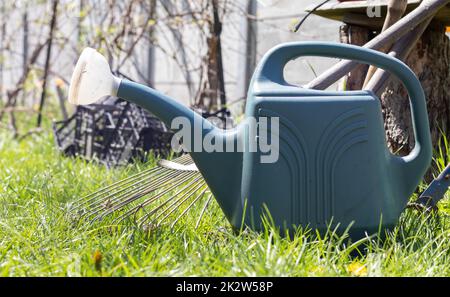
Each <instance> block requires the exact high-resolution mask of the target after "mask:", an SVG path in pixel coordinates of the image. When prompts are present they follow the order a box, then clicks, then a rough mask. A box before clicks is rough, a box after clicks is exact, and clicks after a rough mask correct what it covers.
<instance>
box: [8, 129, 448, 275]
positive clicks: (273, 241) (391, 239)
mask: <svg viewBox="0 0 450 297" xmlns="http://www.w3.org/2000/svg"><path fill="white" fill-rule="evenodd" d="M47 131H48V130H47ZM53 143H54V142H53V138H52V135H51V134H50V133H48V132H45V133H41V134H33V135H30V136H28V137H26V138H24V139H22V140H20V141H17V140H14V139H12V136H11V135H10V134H9V133H8V132H5V130H3V132H0V275H3V276H438V275H440V276H450V240H449V239H450V222H449V215H450V203H449V200H448V199H446V200H444V201H443V202H441V203H440V205H439V207H440V211H439V213H440V215H439V218H436V217H427V216H426V215H419V214H418V213H417V212H416V211H413V210H406V211H405V212H404V213H403V215H402V217H401V218H400V220H399V223H398V226H397V227H396V229H395V230H393V231H392V232H390V233H389V234H388V235H387V238H386V239H385V240H380V239H377V238H373V239H366V240H364V242H362V243H360V244H359V245H358V246H356V245H354V244H353V245H349V244H346V240H345V238H343V237H338V236H336V235H333V233H332V232H330V233H329V234H328V235H327V236H324V237H317V236H313V232H311V231H310V230H306V231H303V230H298V232H297V234H296V235H295V236H293V237H291V238H287V237H280V236H279V235H278V233H277V232H274V231H273V229H271V228H270V227H268V228H267V230H266V231H265V232H262V233H255V232H251V231H248V230H246V231H245V232H242V233H241V234H236V233H233V231H232V230H231V227H230V225H229V224H228V223H227V221H226V220H225V218H224V217H223V215H222V213H221V211H220V209H219V207H218V206H217V204H216V203H214V204H213V205H212V206H211V207H210V208H209V209H208V210H207V213H206V215H205V216H204V218H203V220H202V223H201V224H200V226H199V228H198V229H195V223H196V218H197V216H198V214H199V212H200V211H201V208H194V209H193V210H192V212H191V213H190V215H189V216H187V217H186V218H185V219H183V220H182V221H181V222H180V223H179V224H178V225H177V228H175V229H174V230H171V229H170V228H160V229H157V230H153V231H151V232H148V231H144V230H139V229H137V228H135V227H133V225H132V224H131V223H125V224H124V225H121V226H118V227H114V228H112V227H111V226H110V225H109V224H107V223H102V222H99V223H94V224H92V225H80V224H76V223H75V221H74V220H73V219H72V216H71V214H70V212H68V209H69V205H70V203H71V202H73V201H74V200H75V199H77V198H78V197H82V196H84V195H87V194H89V193H91V192H92V191H94V190H96V189H98V188H99V187H101V186H102V185H107V184H110V183H112V182H114V181H116V180H119V179H121V178H124V177H126V176H128V175H130V174H131V173H135V172H137V171H139V170H142V169H144V168H147V167H150V166H152V165H153V163H154V162H149V164H134V165H130V166H129V167H126V168H119V169H112V170H107V169H106V168H105V167H103V166H99V165H96V164H92V163H87V162H85V161H83V160H81V159H73V158H66V157H63V156H61V155H60V154H59V153H58V151H57V150H56V149H55V148H54V144H53ZM442 162H443V161H442V159H441V163H442ZM441 166H442V164H441Z"/></svg>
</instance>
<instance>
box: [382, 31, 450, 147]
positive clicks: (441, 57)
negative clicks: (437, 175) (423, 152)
mask: <svg viewBox="0 0 450 297" xmlns="http://www.w3.org/2000/svg"><path fill="white" fill-rule="evenodd" d="M406 64H408V65H409V67H411V69H412V70H413V71H414V72H415V73H416V75H417V77H418V78H419V79H420V82H421V83H422V87H423V89H424V91H425V97H426V99H427V107H428V116H429V119H430V130H431V138H432V141H433V147H434V148H437V147H438V145H439V139H440V137H442V133H444V135H445V136H446V137H447V138H449V139H450V133H449V132H450V129H449V128H450V106H449V105H450V97H449V94H450V40H449V38H448V37H447V36H446V35H445V28H444V27H440V28H439V29H437V28H435V27H433V26H430V27H429V28H428V29H427V30H426V31H425V33H424V34H423V35H422V37H421V38H420V39H419V41H418V42H417V44H416V46H415V48H414V49H413V50H412V52H411V54H410V55H409V56H408V58H407V59H406ZM381 103H382V106H383V116H384V120H385V128H386V136H387V139H388V144H389V147H390V149H391V150H392V151H394V152H398V153H399V154H400V155H406V154H408V153H409V152H410V151H411V149H412V148H413V146H414V134H413V129H412V123H411V113H410V110H409V103H408V95H407V92H406V90H405V88H404V87H403V85H402V84H401V83H400V82H399V80H397V79H396V78H392V79H391V80H390V82H389V83H388V85H387V87H386V89H385V91H384V92H383V93H382V95H381Z"/></svg>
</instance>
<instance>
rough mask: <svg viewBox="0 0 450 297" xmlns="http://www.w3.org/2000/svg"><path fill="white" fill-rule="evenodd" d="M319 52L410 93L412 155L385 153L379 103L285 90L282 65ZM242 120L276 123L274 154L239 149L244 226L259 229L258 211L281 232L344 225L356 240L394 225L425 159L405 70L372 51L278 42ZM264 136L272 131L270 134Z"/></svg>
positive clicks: (362, 94)
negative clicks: (383, 76)
mask: <svg viewBox="0 0 450 297" xmlns="http://www.w3.org/2000/svg"><path fill="white" fill-rule="evenodd" d="M308 55H311V56H325V57H339V58H347V59H352V60H357V61H360V62H363V63H367V64H373V65H377V66H379V67H381V68H384V69H386V70H388V71H392V72H393V73H394V74H396V75H397V77H399V78H400V79H401V80H402V81H403V82H404V84H405V86H406V87H407V89H408V91H409V94H410V99H411V110H412V114H413V121H414V129H415V139H416V146H415V148H414V150H413V151H412V152H411V154H410V155H409V156H406V157H399V156H395V155H393V154H391V152H390V151H389V149H388V147H387V144H386V140H385V139H386V137H385V130H384V122H383V117H382V110H381V104H380V100H379V99H378V98H377V96H376V95H374V94H373V93H372V92H370V91H352V92H326V91H315V90H308V89H303V88H299V87H296V86H292V85H290V84H289V83H287V82H286V81H285V80H284V77H283V68H284V66H285V64H286V63H287V62H288V61H289V60H291V59H293V58H296V57H299V56H308ZM246 116H247V118H248V117H256V118H262V117H263V118H264V117H266V118H272V119H273V118H277V119H278V124H279V131H278V134H277V135H276V134H272V137H278V143H279V158H278V161H277V162H273V163H263V162H261V157H262V156H263V155H264V153H263V152H261V151H257V152H256V153H255V152H248V151H244V154H243V174H242V193H241V198H244V197H247V204H246V206H247V208H248V211H249V212H248V214H247V215H246V222H247V224H249V225H253V226H260V225H261V221H260V220H258V219H259V218H260V217H261V216H260V214H261V209H267V210H269V212H270V219H271V220H272V221H273V222H274V223H275V224H276V225H278V226H286V227H288V226H308V227H310V228H313V229H317V230H319V231H322V232H326V230H328V229H329V228H330V227H332V228H334V226H336V225H339V226H340V227H338V229H342V230H344V229H345V228H347V226H349V225H350V224H353V226H352V228H351V229H350V234H351V235H352V237H354V238H360V237H363V236H364V235H365V234H366V233H367V234H372V233H376V232H377V231H378V230H380V228H391V227H392V226H394V225H395V224H396V222H397V220H398V217H399V215H400V213H401V211H402V210H403V209H404V206H405V204H406V202H407V200H408V199H409V197H410V195H411V194H412V193H413V192H414V190H415V188H416V187H417V185H418V183H419V182H420V180H421V179H422V177H423V174H424V173H425V171H426V169H427V167H428V166H429V163H430V161H431V140H430V135H429V126H428V118H427V111H426V103H425V98H424V94H423V90H422V89H421V86H420V83H419V82H418V80H417V78H416V77H415V75H414V74H413V73H412V71H411V70H410V69H409V68H408V67H407V66H406V65H404V64H403V63H402V62H400V61H398V60H396V59H393V58H391V57H388V56H386V55H383V54H380V53H378V52H374V51H370V50H366V49H362V48H354V47H347V46H342V45H330V44H320V43H302V44H300V45H299V44H298V43H291V44H284V45H281V46H279V47H278V48H275V49H273V50H272V51H271V52H269V53H268V54H267V55H266V56H265V58H264V59H263V60H262V62H261V64H260V65H259V67H258V68H257V69H256V71H255V75H254V77H253V80H252V83H251V85H250V89H249V94H248V102H247V106H246ZM269 135H270V133H269Z"/></svg>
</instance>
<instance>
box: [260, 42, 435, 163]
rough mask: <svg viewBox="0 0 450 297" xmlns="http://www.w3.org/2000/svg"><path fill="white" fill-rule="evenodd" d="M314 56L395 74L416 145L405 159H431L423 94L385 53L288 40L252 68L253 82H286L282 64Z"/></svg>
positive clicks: (399, 63)
mask: <svg viewBox="0 0 450 297" xmlns="http://www.w3.org/2000/svg"><path fill="white" fill-rule="evenodd" d="M301 56H317V57H329V58H341V59H348V60H354V61H358V62H360V63H364V64H371V65H375V66H377V67H378V68H382V69H384V70H386V71H390V72H392V73H393V74H395V75H396V76H397V77H398V78H399V79H400V80H401V81H402V82H403V84H404V85H405V87H406V89H407V90H408V94H409V97H410V104H411V114H412V120H413V127H414V137H415V141H416V146H415V148H414V150H413V152H411V154H410V155H409V156H407V157H405V158H404V159H405V161H409V160H412V159H415V158H416V157H417V155H418V154H419V152H422V153H424V154H422V155H424V158H426V157H427V156H430V158H431V137H430V129H429V122H428V113H427V106H426V101H425V94H424V92H423V89H422V86H421V84H420V82H419V80H418V79H417V77H416V75H415V74H414V72H413V71H412V70H411V69H410V68H409V67H408V66H407V65H406V64H405V63H403V62H402V61H400V60H398V59H396V58H394V57H392V56H389V55H387V54H384V53H381V52H378V51H375V50H371V49H367V48H363V47H359V46H354V45H348V44H341V43H330V42H292V43H285V44H282V45H280V46H277V47H275V48H273V49H272V50H270V51H269V52H268V53H267V54H266V55H265V56H264V58H263V59H262V61H261V63H260V64H259V65H260V66H259V67H258V68H257V69H256V70H255V74H254V77H253V81H255V82H261V83H264V82H273V83H276V84H286V81H285V80H284V73H283V70H284V67H285V66H286V64H287V63H288V62H289V61H290V60H292V59H295V58H298V57H301Z"/></svg>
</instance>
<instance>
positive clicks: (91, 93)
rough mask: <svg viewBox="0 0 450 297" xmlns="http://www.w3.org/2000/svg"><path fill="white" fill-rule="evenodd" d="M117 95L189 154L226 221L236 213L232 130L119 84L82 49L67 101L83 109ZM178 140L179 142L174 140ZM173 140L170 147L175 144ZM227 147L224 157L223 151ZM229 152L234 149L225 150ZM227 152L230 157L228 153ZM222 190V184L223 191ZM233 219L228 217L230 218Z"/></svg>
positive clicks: (237, 156) (236, 156)
mask: <svg viewBox="0 0 450 297" xmlns="http://www.w3.org/2000/svg"><path fill="white" fill-rule="evenodd" d="M108 95H111V96H117V97H119V98H122V99H124V100H127V101H129V102H132V103H135V104H137V105H139V106H141V107H142V108H144V109H146V110H148V111H150V112H151V113H153V114H154V115H155V116H157V117H158V118H159V119H161V121H163V122H164V123H165V124H166V125H167V126H168V127H169V128H171V130H172V131H174V132H175V136H176V137H177V139H178V141H179V140H182V141H181V142H182V144H181V147H182V148H183V150H184V151H187V152H189V153H190V154H191V156H192V159H193V160H194V162H195V164H196V166H197V168H198V169H199V171H200V172H201V174H202V175H203V177H204V178H205V181H206V182H207V184H208V186H209V188H210V189H211V191H212V192H213V194H214V196H215V197H216V198H217V199H218V203H219V205H220V206H221V208H222V209H223V211H224V212H225V214H226V215H227V217H228V219H230V221H236V220H238V218H239V215H237V214H239V213H240V209H239V208H240V207H241V206H240V205H241V204H240V199H239V194H240V180H241V168H240V166H242V150H239V148H238V147H237V146H238V143H239V142H238V137H239V133H238V130H237V129H231V130H222V129H219V128H217V127H216V126H214V125H213V124H212V123H211V122H210V121H208V120H207V119H204V118H203V117H202V116H201V115H199V114H198V113H196V112H194V111H193V110H191V109H190V108H188V107H186V106H184V105H183V104H181V103H179V102H177V101H176V100H174V99H172V98H170V97H168V96H167V95H164V94H162V93H160V92H158V91H156V90H154V89H152V88H150V87H147V86H144V85H141V84H138V83H134V82H131V81H128V80H121V79H119V78H117V77H115V76H114V75H113V74H112V73H111V70H110V67H109V65H108V63H107V61H106V59H105V58H104V57H103V56H102V55H101V54H100V53H99V52H97V51H96V50H94V49H91V48H86V49H85V50H83V52H82V54H81V56H80V58H79V60H78V62H77V64H76V66H75V70H74V73H73V75H72V79H71V84H70V89H69V102H70V103H72V104H77V105H86V104H91V103H94V102H96V101H98V100H99V99H100V98H102V97H104V96H108ZM180 138H181V139H180ZM178 141H175V142H174V139H173V141H172V143H173V144H178ZM225 147H226V148H227V150H226V151H227V152H225V150H224V149H223V148H225ZM229 148H234V149H229ZM230 151H231V152H230ZM223 185H227V186H226V187H224V186H223ZM232 214H234V215H232Z"/></svg>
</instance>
